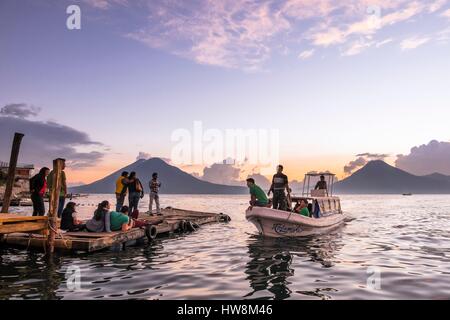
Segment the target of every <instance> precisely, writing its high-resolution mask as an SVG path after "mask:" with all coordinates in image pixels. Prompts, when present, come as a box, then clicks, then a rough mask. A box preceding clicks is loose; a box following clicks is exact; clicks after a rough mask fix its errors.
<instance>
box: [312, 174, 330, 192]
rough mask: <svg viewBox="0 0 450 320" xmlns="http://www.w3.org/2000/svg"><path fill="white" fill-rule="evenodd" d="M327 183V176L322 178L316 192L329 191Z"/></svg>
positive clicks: (318, 182)
mask: <svg viewBox="0 0 450 320" xmlns="http://www.w3.org/2000/svg"><path fill="white" fill-rule="evenodd" d="M327 189H328V188H327V182H326V181H325V176H320V180H319V181H317V184H316V187H315V188H314V190H327Z"/></svg>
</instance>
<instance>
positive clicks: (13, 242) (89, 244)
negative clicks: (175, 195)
mask: <svg viewBox="0 0 450 320" xmlns="http://www.w3.org/2000/svg"><path fill="white" fill-rule="evenodd" d="M162 214H163V215H162V216H151V215H148V214H141V215H140V216H139V219H143V220H147V221H148V222H149V223H150V224H151V225H153V226H154V230H153V232H152V235H151V237H150V239H148V237H147V235H146V232H145V229H141V228H133V229H131V230H128V231H125V232H122V231H117V232H109V233H106V232H105V233H92V232H86V231H82V232H64V233H61V232H59V233H56V235H55V240H54V242H53V246H54V249H55V250H56V251H59V252H63V253H70V252H87V253H89V252H97V251H100V250H104V249H123V248H125V247H127V246H133V245H139V244H143V243H145V242H146V241H152V240H153V239H154V238H157V237H168V236H171V235H172V234H176V233H188V232H193V231H196V230H197V228H199V227H200V226H202V225H205V224H209V223H218V222H228V221H230V218H229V217H228V216H227V215H224V214H217V213H209V212H199V211H190V210H183V209H176V208H170V207H169V208H166V209H162ZM8 216H9V218H6V217H4V218H1V219H0V223H1V221H5V224H4V225H0V234H2V233H3V235H2V239H1V240H0V241H1V245H4V246H14V247H22V248H27V249H34V250H44V251H45V250H46V248H47V245H48V243H47V241H48V236H47V235H46V234H45V232H44V233H35V232H31V233H30V232H29V231H31V228H30V227H31V226H27V227H23V229H24V230H26V232H21V231H19V230H20V229H17V232H14V233H10V232H2V230H4V231H11V230H14V229H13V228H14V227H12V226H13V225H11V227H8V224H7V223H6V222H7V219H14V217H12V216H13V215H8ZM16 218H18V217H17V216H16ZM19 219H21V221H22V223H23V221H25V220H26V219H29V221H39V222H33V223H35V224H36V225H35V226H34V227H35V228H36V230H41V229H39V228H40V227H42V226H43V227H44V228H46V226H47V223H48V221H47V218H46V217H20V218H19ZM2 228H4V229H2ZM8 228H9V229H8Z"/></svg>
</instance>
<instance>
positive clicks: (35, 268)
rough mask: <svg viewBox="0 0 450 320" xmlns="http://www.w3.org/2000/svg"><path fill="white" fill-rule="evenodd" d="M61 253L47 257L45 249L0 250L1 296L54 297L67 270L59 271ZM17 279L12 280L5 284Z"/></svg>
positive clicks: (7, 297) (19, 297) (22, 297)
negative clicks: (39, 251) (32, 250)
mask: <svg viewBox="0 0 450 320" xmlns="http://www.w3.org/2000/svg"><path fill="white" fill-rule="evenodd" d="M61 263H62V261H61V257H59V256H57V255H54V256H53V257H46V256H45V255H44V254H42V253H36V252H29V253H27V254H22V251H20V250H9V251H3V250H2V251H1V252H0V265H1V266H2V268H1V279H0V281H1V282H0V283H1V284H2V285H1V286H0V297H2V299H46V300H55V299H59V298H61V297H58V294H57V290H58V288H59V286H60V284H61V282H62V281H64V274H61V273H60V272H59V270H60V266H61ZM12 280H14V283H13V284H10V285H3V284H4V283H5V284H6V283H8V282H11V281H12Z"/></svg>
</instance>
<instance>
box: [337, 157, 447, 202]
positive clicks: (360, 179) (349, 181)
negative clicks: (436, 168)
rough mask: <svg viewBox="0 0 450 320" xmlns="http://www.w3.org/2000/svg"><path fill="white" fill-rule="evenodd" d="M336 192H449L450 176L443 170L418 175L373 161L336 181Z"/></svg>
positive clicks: (382, 162) (379, 161)
mask: <svg viewBox="0 0 450 320" xmlns="http://www.w3.org/2000/svg"><path fill="white" fill-rule="evenodd" d="M335 191H336V192H337V193H341V194H402V193H416V194H450V176H446V175H443V174H440V173H434V174H430V175H426V176H416V175H413V174H411V173H408V172H406V171H404V170H401V169H399V168H395V167H393V166H391V165H389V164H387V163H386V162H384V161H381V160H374V161H371V162H369V163H367V164H366V165H365V166H364V167H363V168H361V169H359V170H358V171H356V172H354V173H353V174H352V175H351V176H349V177H347V178H345V179H343V180H341V181H339V182H338V183H336V185H335Z"/></svg>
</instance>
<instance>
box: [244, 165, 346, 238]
mask: <svg viewBox="0 0 450 320" xmlns="http://www.w3.org/2000/svg"><path fill="white" fill-rule="evenodd" d="M321 175H323V176H326V177H328V178H329V179H328V180H329V184H328V187H329V190H330V192H328V190H312V191H311V192H309V191H308V190H310V189H309V184H310V178H311V177H317V176H321ZM334 176H335V175H334V174H332V173H317V174H306V175H305V180H304V183H303V196H302V197H294V198H292V202H296V201H299V200H300V199H307V200H308V202H309V203H310V204H311V214H312V213H315V214H316V216H318V217H305V216H302V215H300V214H298V213H295V212H292V211H281V210H275V209H271V208H264V207H251V208H248V209H247V211H246V213H245V217H246V219H247V220H248V221H249V222H251V223H253V224H254V225H255V226H256V228H257V229H258V231H259V232H260V234H261V235H264V236H267V237H277V238H279V237H304V236H309V235H314V234H321V233H326V232H328V231H331V230H333V229H335V228H337V227H339V226H340V225H341V224H342V223H343V222H344V221H345V215H344V214H343V212H342V209H341V202H340V199H339V198H338V197H333V195H332V192H333V191H332V190H333V182H334ZM330 182H331V183H330ZM306 183H307V187H306V190H307V191H306V192H305V184H306ZM329 193H330V194H329Z"/></svg>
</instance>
